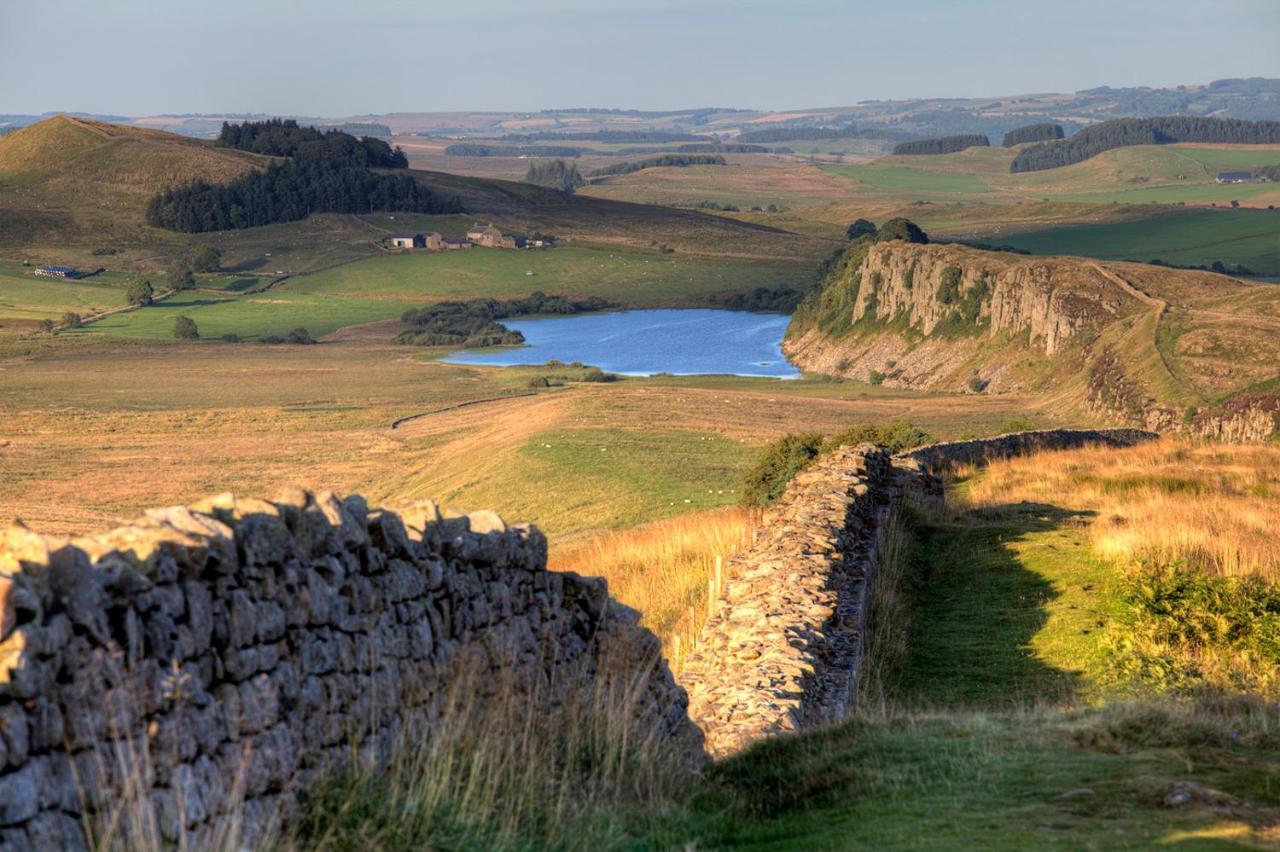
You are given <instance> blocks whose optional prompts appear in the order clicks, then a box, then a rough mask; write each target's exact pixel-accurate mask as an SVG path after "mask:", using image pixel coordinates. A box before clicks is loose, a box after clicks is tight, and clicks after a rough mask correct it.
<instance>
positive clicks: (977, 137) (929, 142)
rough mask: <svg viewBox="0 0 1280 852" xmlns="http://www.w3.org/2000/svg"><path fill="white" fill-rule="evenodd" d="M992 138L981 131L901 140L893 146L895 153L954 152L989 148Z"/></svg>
mask: <svg viewBox="0 0 1280 852" xmlns="http://www.w3.org/2000/svg"><path fill="white" fill-rule="evenodd" d="M990 145H991V140H990V139H988V138H987V137H986V136H983V135H982V134H981V133H962V134H960V135H958V136H943V137H941V138H939V139H915V140H912V141H910V142H899V143H898V144H897V145H894V146H893V153H895V154H954V153H955V152H956V151H963V150H964V149H965V148H987V147H990Z"/></svg>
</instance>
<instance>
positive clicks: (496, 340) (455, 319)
mask: <svg viewBox="0 0 1280 852" xmlns="http://www.w3.org/2000/svg"><path fill="white" fill-rule="evenodd" d="M609 307H612V304H611V303H610V302H608V301H607V300H605V299H601V298H600V297H598V296H592V297H591V298H589V299H583V300H573V299H568V298H565V297H564V296H548V295H547V294H546V293H543V292H540V291H535V292H533V293H530V294H529V295H528V296H527V297H525V298H523V299H506V300H503V301H499V300H498V299H471V300H468V301H465V302H457V301H455V302H440V303H439V304H435V305H428V306H427V307H425V308H417V309H411V310H408V311H405V312H404V313H403V314H402V315H401V316H400V319H401V320H402V321H404V322H405V323H406V324H408V325H409V326H411V327H410V328H409V329H408V330H406V331H403V332H401V333H400V334H399V335H397V336H396V338H395V342H396V343H409V344H413V345H415V346H469V347H474V348H478V347H483V346H499V345H503V344H517V343H523V342H524V335H523V334H521V333H520V332H518V331H512V330H511V329H509V328H507V327H506V326H505V325H503V324H502V323H500V322H498V320H502V319H507V318H509V317H517V316H530V315H533V314H576V313H582V312H585V311H601V310H604V309H605V308H609Z"/></svg>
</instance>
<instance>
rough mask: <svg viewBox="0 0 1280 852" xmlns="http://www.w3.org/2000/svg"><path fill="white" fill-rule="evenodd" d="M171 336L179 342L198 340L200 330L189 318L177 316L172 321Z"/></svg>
mask: <svg viewBox="0 0 1280 852" xmlns="http://www.w3.org/2000/svg"><path fill="white" fill-rule="evenodd" d="M173 336H174V337H176V338H178V339H179V340H199V339H200V329H198V328H196V321H195V320H193V319H192V318H191V317H185V316H178V317H175V318H174V320H173Z"/></svg>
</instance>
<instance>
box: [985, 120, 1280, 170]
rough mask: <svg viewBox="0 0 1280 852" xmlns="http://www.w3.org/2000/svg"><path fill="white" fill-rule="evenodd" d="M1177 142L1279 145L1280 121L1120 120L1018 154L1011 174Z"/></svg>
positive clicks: (1097, 125)
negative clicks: (1139, 147)
mask: <svg viewBox="0 0 1280 852" xmlns="http://www.w3.org/2000/svg"><path fill="white" fill-rule="evenodd" d="M1174 142H1218V143H1232V144H1237V145H1271V144H1276V143H1280V121H1245V120H1243V119H1238V118H1206V117H1204V116H1195V115H1169V116H1159V117H1156V118H1118V119H1115V120H1113V121H1104V122H1102V123H1100V124H1093V125H1090V126H1089V127H1084V128H1081V129H1080V130H1078V131H1076V132H1075V133H1073V134H1072V135H1071V136H1069V137H1067V138H1066V139H1062V140H1059V141H1056V142H1041V143H1040V144H1038V145H1032V146H1030V147H1028V148H1024V149H1023V150H1021V151H1019V152H1018V155H1017V156H1016V157H1014V158H1013V162H1012V163H1010V165H1009V171H1011V172H1014V173H1018V172H1035V171H1041V170H1043V169H1056V168H1061V167H1062V166H1070V165H1073V164H1075V163H1081V162H1084V161H1085V160H1087V159H1089V158H1090V157H1094V156H1096V155H1098V154H1101V153H1102V152H1103V151H1110V150H1111V149H1113V148H1124V147H1127V146H1129V145H1169V144H1172V143H1174Z"/></svg>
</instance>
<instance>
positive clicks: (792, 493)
mask: <svg viewBox="0 0 1280 852" xmlns="http://www.w3.org/2000/svg"><path fill="white" fill-rule="evenodd" d="M1156 437H1158V436H1157V435H1156V434H1155V433H1152V432H1142V431H1139V430H1136V429H1101V430H1095V429H1051V430H1044V431H1033V432H1018V433H1012V434H1008V435H1000V436H998V437H995V438H987V439H983V440H974V441H955V442H951V443H945V444H933V445H931V446H928V447H921V448H920V449H918V450H914V451H912V452H908V453H903V454H900V455H898V456H895V457H893V458H892V459H891V458H890V457H889V455H888V454H887V453H886V452H885V451H883V450H880V449H877V448H875V447H872V446H870V445H862V446H860V447H845V448H841V449H839V450H836V451H834V452H832V453H829V454H827V455H825V456H823V457H822V458H820V459H819V460H818V461H817V462H816V463H815V464H813V465H812V466H811V467H809V468H808V469H806V470H805V471H803V472H801V473H800V474H798V475H797V476H796V477H795V479H793V480H792V482H791V484H790V485H789V486H788V488H787V491H786V493H785V494H784V495H783V497H782V498H781V499H780V500H779V501H778V503H777V504H775V505H774V506H773V507H771V508H770V509H769V510H768V511H767V512H766V513H765V515H764V517H763V520H762V523H761V525H760V527H759V528H758V529H757V531H756V535H755V543H754V544H753V545H752V547H751V548H750V549H749V550H747V551H746V552H744V553H741V554H738V555H736V556H734V557H733V558H732V559H731V560H730V563H729V571H728V576H729V578H730V579H729V580H728V582H727V583H726V584H725V589H724V593H723V594H722V595H721V597H720V599H719V600H718V601H716V602H715V604H714V606H715V611H714V612H713V614H712V615H711V617H710V618H709V619H708V620H707V622H706V624H705V625H704V627H703V630H702V633H701V635H700V636H699V641H698V645H697V648H696V650H695V651H694V652H693V653H691V654H690V655H689V657H688V658H687V660H686V662H685V666H684V669H683V670H682V671H681V673H680V678H679V679H680V683H681V684H683V685H684V687H685V688H686V689H688V691H689V715H690V716H691V717H692V718H693V720H694V722H696V723H697V724H698V725H699V726H700V727H701V728H702V730H703V731H704V732H705V733H706V737H707V748H708V750H709V751H710V752H711V753H712V754H714V755H723V754H727V753H732V752H735V751H738V750H740V749H742V748H743V747H745V746H747V745H750V744H751V743H752V742H754V741H756V740H758V739H760V738H762V737H767V736H770V735H774V734H779V733H785V732H790V731H798V730H801V729H803V728H810V727H814V726H815V725H820V724H824V723H829V722H835V721H839V720H840V719H843V718H845V717H846V716H847V715H848V714H849V713H850V712H851V710H852V702H853V698H854V694H855V690H856V687H857V679H858V671H859V668H860V666H861V663H862V657H863V651H864V647H863V630H864V627H865V619H866V613H867V610H868V603H869V602H868V599H867V598H868V594H869V591H870V589H871V587H872V581H873V578H874V575H875V572H876V570H877V568H878V565H879V561H880V558H881V554H882V550H883V545H884V542H885V536H886V534H887V532H888V529H889V526H890V524H891V523H892V521H893V518H894V513H895V512H896V511H897V510H898V509H899V507H901V506H902V505H903V504H904V502H910V503H911V504H913V505H916V506H918V507H920V508H922V509H924V510H925V511H933V512H936V511H939V510H941V509H942V508H943V490H942V482H941V480H940V479H938V478H937V476H936V475H935V474H936V473H937V472H941V471H944V470H946V469H947V468H949V467H951V466H953V465H958V464H977V465H981V464H986V463H988V462H991V461H994V460H997V459H1005V458H1011V457H1014V456H1021V455H1027V454H1030V453H1036V452H1044V451H1051V450H1067V449H1075V448H1078V447H1085V446H1092V445H1101V446H1109V447H1127V446H1133V445H1135V444H1138V443H1141V442H1143V441H1148V440H1152V439H1154V438H1156Z"/></svg>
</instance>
